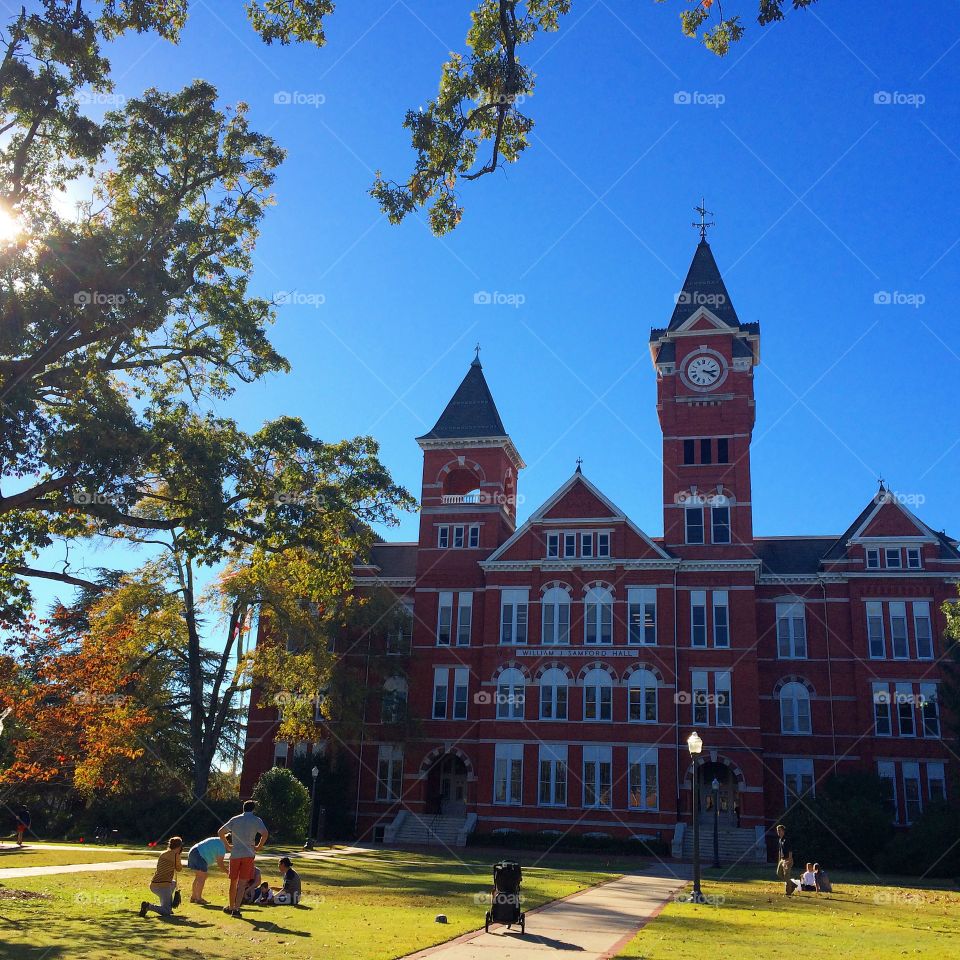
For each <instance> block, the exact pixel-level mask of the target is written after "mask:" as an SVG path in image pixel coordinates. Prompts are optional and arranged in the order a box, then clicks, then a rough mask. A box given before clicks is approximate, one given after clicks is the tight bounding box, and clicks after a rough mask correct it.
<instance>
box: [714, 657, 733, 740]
mask: <svg viewBox="0 0 960 960" xmlns="http://www.w3.org/2000/svg"><path fill="white" fill-rule="evenodd" d="M713 688H714V695H715V697H716V701H717V726H718V727H729V726H732V725H733V703H732V693H731V688H730V674H729V673H728V672H726V671H723V672H721V673H715V674H714V675H713Z"/></svg>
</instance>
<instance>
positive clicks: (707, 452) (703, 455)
mask: <svg viewBox="0 0 960 960" xmlns="http://www.w3.org/2000/svg"><path fill="white" fill-rule="evenodd" d="M712 446H713V444H712V443H711V441H710V439H709V437H704V439H703V440H701V441H700V462H701V463H706V464H710V463H713V456H712V452H711V450H712Z"/></svg>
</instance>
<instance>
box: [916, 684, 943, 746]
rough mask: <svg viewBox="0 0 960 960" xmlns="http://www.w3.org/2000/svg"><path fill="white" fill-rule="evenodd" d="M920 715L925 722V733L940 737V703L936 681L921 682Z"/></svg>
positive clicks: (935, 737) (926, 735)
mask: <svg viewBox="0 0 960 960" xmlns="http://www.w3.org/2000/svg"><path fill="white" fill-rule="evenodd" d="M920 716H921V719H922V722H923V735H924V736H925V737H932V738H934V739H938V738H939V737H940V703H939V701H938V699H937V685H936V684H935V683H921V684H920Z"/></svg>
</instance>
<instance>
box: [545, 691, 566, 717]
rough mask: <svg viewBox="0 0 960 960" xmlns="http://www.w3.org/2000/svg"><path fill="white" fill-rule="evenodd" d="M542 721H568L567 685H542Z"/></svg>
mask: <svg viewBox="0 0 960 960" xmlns="http://www.w3.org/2000/svg"><path fill="white" fill-rule="evenodd" d="M540 719H541V720H566V719H567V685H566V684H565V683H563V684H560V683H547V684H541V685H540Z"/></svg>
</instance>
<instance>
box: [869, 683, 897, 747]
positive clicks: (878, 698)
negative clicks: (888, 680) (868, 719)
mask: <svg viewBox="0 0 960 960" xmlns="http://www.w3.org/2000/svg"><path fill="white" fill-rule="evenodd" d="M873 728H874V730H875V731H876V734H877V736H878V737H889V736H890V734H891V733H892V728H891V724H890V688H889V687H888V686H887V685H886V684H885V683H874V684H873Z"/></svg>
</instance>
